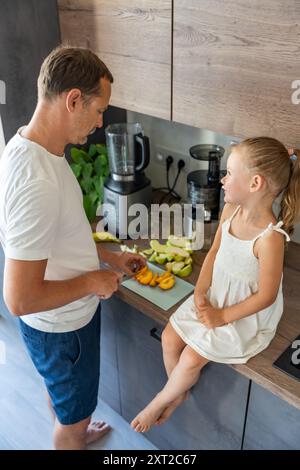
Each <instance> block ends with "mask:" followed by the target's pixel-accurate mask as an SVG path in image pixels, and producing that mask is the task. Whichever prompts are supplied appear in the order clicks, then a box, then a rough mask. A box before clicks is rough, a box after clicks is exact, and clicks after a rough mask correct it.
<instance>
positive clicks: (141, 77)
mask: <svg viewBox="0 0 300 470" xmlns="http://www.w3.org/2000/svg"><path fill="white" fill-rule="evenodd" d="M58 5H59V18H60V28H61V36H62V40H63V41H66V42H68V43H69V44H71V45H74V46H82V47H89V48H91V49H92V50H93V51H95V52H96V53H97V54H98V55H99V57H100V58H101V59H102V60H103V61H104V62H105V63H106V64H107V66H108V67H109V69H110V70H111V72H112V74H113V76H114V85H113V90H112V98H111V104H112V105H114V106H118V107H120V108H125V109H130V110H131V111H140V112H143V113H145V114H150V115H152V116H157V117H161V118H164V119H171V39H172V38H171V25H172V22H171V16H172V0H140V1H139V2H133V1H132V0H101V1H100V0H98V1H94V0H58Z"/></svg>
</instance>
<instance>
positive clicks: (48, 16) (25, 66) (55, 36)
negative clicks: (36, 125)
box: [0, 0, 60, 142]
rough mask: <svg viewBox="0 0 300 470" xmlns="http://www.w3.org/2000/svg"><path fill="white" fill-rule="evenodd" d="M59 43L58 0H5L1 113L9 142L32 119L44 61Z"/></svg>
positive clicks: (0, 24)
mask: <svg viewBox="0 0 300 470" xmlns="http://www.w3.org/2000/svg"><path fill="white" fill-rule="evenodd" d="M59 43H60V31H59V24H58V14H57V3H56V0H1V2H0V80H3V81H4V82H5V84H6V104H0V114H1V117H2V124H3V130H4V137H5V140H6V142H7V141H8V140H9V139H10V138H11V137H12V136H13V135H14V134H15V132H16V130H17V129H18V128H19V127H20V126H22V125H24V124H26V123H27V122H28V121H29V119H30V117H31V115H32V113H33V111H34V108H35V105H36V101H37V91H36V81H37V77H38V73H39V70H40V66H41V63H42V61H43V59H44V58H45V57H46V56H47V54H48V53H49V52H50V51H51V50H52V49H53V48H54V47H55V46H57V45H58V44H59Z"/></svg>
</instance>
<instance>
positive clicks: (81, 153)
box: [70, 144, 109, 222]
mask: <svg viewBox="0 0 300 470" xmlns="http://www.w3.org/2000/svg"><path fill="white" fill-rule="evenodd" d="M70 154H71V158H72V160H73V163H71V168H72V170H73V172H74V174H75V176H76V178H77V180H78V182H79V184H80V187H81V190H82V193H83V206H84V210H85V213H86V215H87V218H88V219H89V221H90V222H93V221H94V220H95V218H96V212H97V208H98V206H99V204H102V202H103V189H104V181H105V179H106V178H107V176H108V174H109V165H108V158H107V149H106V146H105V145H104V144H90V146H89V148H88V151H86V150H84V149H82V148H80V149H79V148H77V147H72V148H71V152H70Z"/></svg>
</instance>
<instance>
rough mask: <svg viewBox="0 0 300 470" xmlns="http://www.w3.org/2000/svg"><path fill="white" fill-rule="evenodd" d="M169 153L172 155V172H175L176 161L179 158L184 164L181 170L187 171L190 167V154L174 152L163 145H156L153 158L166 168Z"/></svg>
mask: <svg viewBox="0 0 300 470" xmlns="http://www.w3.org/2000/svg"><path fill="white" fill-rule="evenodd" d="M169 155H172V157H173V159H174V161H173V163H172V165H171V171H172V173H174V172H177V163H178V162H179V160H183V161H184V162H185V166H184V168H183V169H182V170H181V171H182V172H185V173H188V171H189V167H190V156H189V155H188V154H187V155H185V154H183V153H179V152H176V151H175V150H172V149H170V148H167V147H163V146H162V145H157V146H156V152H155V160H156V162H157V163H159V164H160V165H162V166H164V168H166V160H167V157H168V156H169Z"/></svg>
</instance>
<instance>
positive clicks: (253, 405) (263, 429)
mask: <svg viewBox="0 0 300 470" xmlns="http://www.w3.org/2000/svg"><path fill="white" fill-rule="evenodd" d="M243 449H251V450H252V449H270V450H278V449H287V450H288V449H295V450H299V449H300V410H298V409H297V408H294V407H293V406H291V405H289V404H288V403H287V402H286V401H284V400H281V399H280V398H278V397H276V396H275V395H273V394H272V393H270V392H268V391H267V390H265V389H263V388H262V387H260V386H259V385H256V384H254V383H252V386H251V392H250V400H249V408H248V414H247V422H246V428H245V438H244V445H243Z"/></svg>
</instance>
